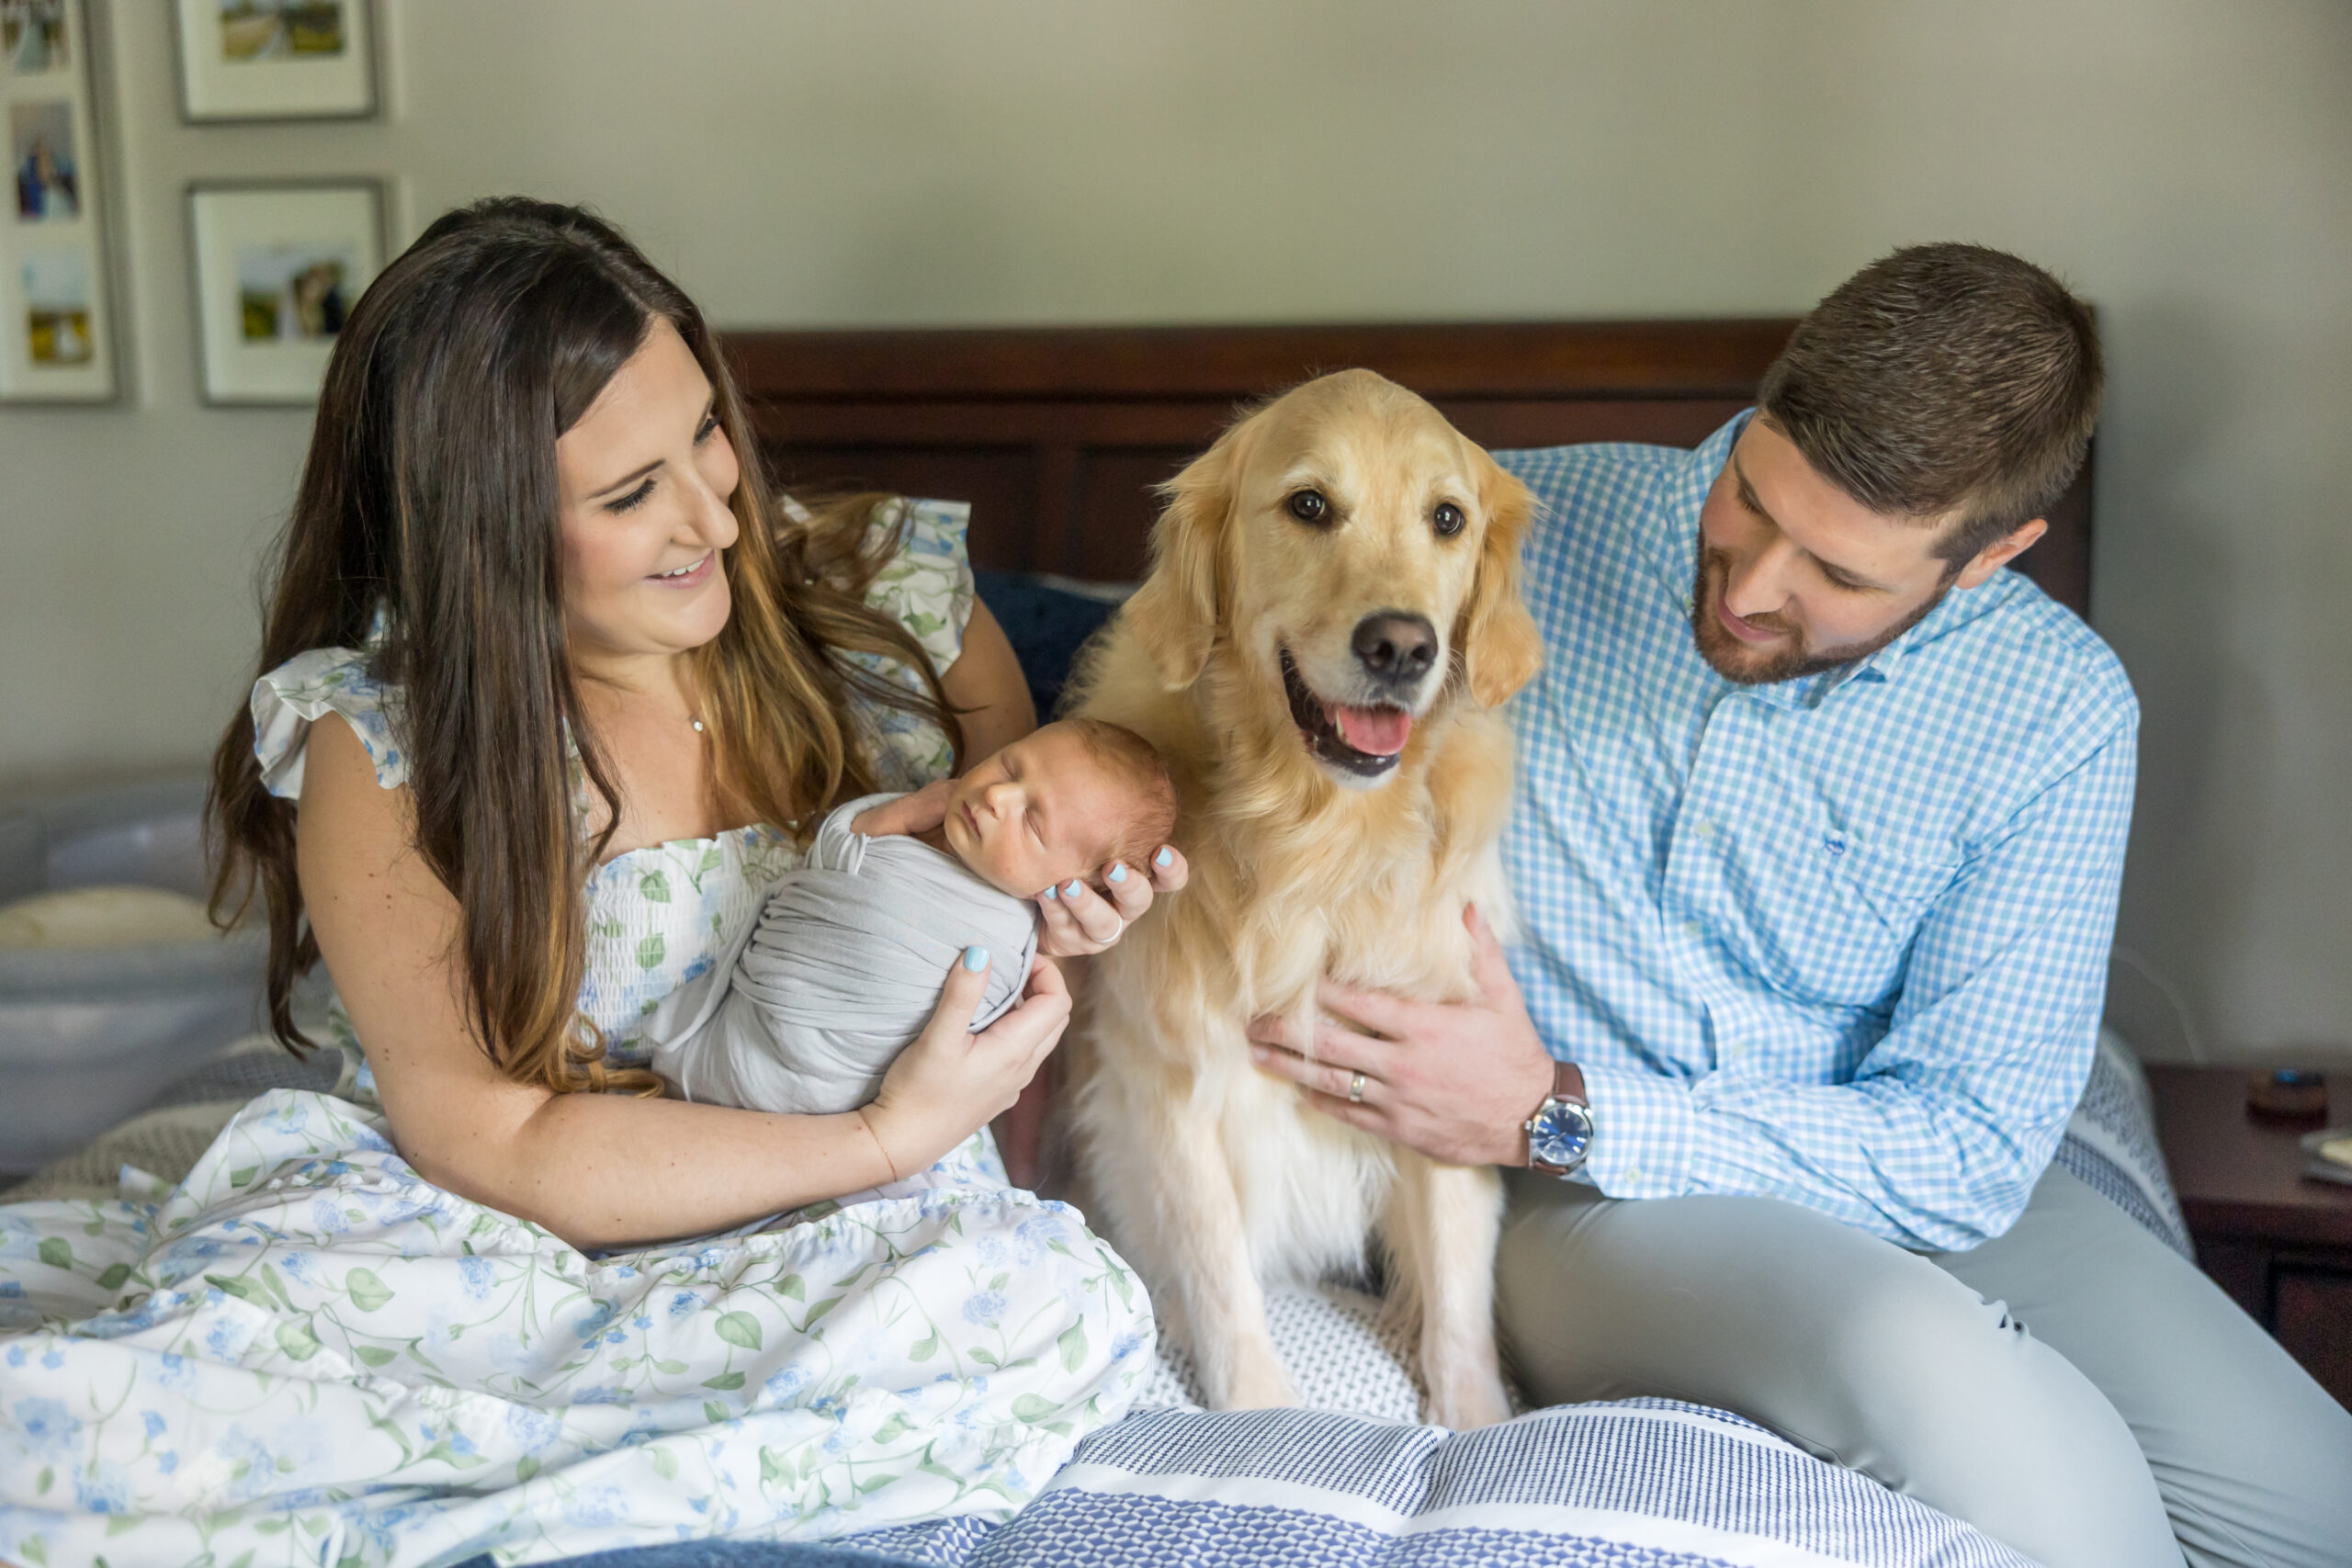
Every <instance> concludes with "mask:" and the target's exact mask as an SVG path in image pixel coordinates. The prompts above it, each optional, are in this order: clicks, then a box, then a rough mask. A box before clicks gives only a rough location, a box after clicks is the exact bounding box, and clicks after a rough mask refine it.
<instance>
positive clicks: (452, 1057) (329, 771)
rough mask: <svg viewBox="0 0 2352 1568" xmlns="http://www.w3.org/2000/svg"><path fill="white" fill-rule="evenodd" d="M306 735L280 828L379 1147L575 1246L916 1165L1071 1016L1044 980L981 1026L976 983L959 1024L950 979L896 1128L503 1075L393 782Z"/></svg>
mask: <svg viewBox="0 0 2352 1568" xmlns="http://www.w3.org/2000/svg"><path fill="white" fill-rule="evenodd" d="M309 747H310V750H309V755H308V759H307V761H306V763H305V766H304V769H303V780H302V798H301V809H300V816H299V817H298V818H297V822H296V829H295V839H296V846H297V852H298V856H299V867H300V877H301V883H302V894H303V899H304V902H305V903H306V905H307V906H308V908H309V913H310V919H311V929H312V930H313V931H315V932H317V934H318V940H319V950H320V952H321V953H322V954H323V955H324V957H325V960H326V964H327V968H328V970H329V971H330V972H331V973H332V974H333V975H334V980H335V987H336V990H337V991H338V993H339V994H340V995H341V996H342V998H343V1003H344V1007H345V1010H347V1011H348V1012H349V1013H350V1015H351V1021H352V1024H353V1026H354V1028H355V1029H356V1031H357V1032H358V1035H359V1038H360V1040H361V1041H362V1042H363V1043H365V1046H366V1050H367V1053H368V1064H369V1066H372V1067H373V1068H374V1069H375V1075H376V1086H377V1090H378V1092H379V1094H380V1095H381V1097H382V1099H383V1102H384V1110H385V1112H386V1113H387V1114H388V1115H389V1116H390V1119H391V1123H392V1134H393V1141H394V1143H395V1144H396V1145H398V1147H399V1149H400V1151H401V1156H403V1157H405V1158H406V1159H407V1160H408V1162H409V1163H410V1164H411V1165H413V1166H414V1167H415V1168H416V1170H417V1172H418V1174H419V1175H421V1176H423V1177H424V1179H426V1180H428V1181H431V1182H433V1183H434V1184H435V1185H436V1186H439V1187H444V1188H447V1190H450V1191H452V1192H456V1193H458V1195H460V1196H462V1197H466V1198H470V1199H472V1200H473V1201H476V1202H479V1203H482V1204H484V1205H486V1206H488V1207H490V1208H493V1209H497V1210H499V1211H501V1212H503V1213H509V1214H514V1215H515V1216H517V1217H518V1218H522V1219H526V1220H530V1221H533V1222H535V1223H537V1224H540V1225H544V1226H545V1227H546V1228H547V1229H548V1230H550V1231H552V1232H554V1233H555V1234H556V1235H560V1236H561V1237H562V1238H563V1239H564V1240H566V1241H568V1242H570V1243H571V1244H572V1245H573V1246H576V1247H609V1246H614V1245H617V1244H620V1243H625V1242H632V1241H648V1240H654V1239H658V1238H662V1237H666V1236H678V1235H699V1234H702V1233H704V1232H707V1231H713V1230H719V1229H723V1228H725V1227H727V1226H729V1225H735V1224H743V1223H745V1222H747V1221H750V1220H754V1219H757V1218H759V1217H760V1216H762V1215H763V1214H769V1213H775V1212H777V1211H779V1210H784V1209H790V1208H797V1207H798V1206H799V1205H801V1204H804V1203H809V1202H814V1201H817V1200H819V1199H820V1198H831V1197H838V1196H840V1195H841V1194H842V1193H845V1192H854V1191H857V1190H861V1189H863V1188H866V1187H871V1186H873V1185H875V1184H876V1183H877V1182H880V1181H883V1180H886V1179H888V1178H889V1177H890V1176H891V1175H892V1174H893V1170H894V1168H893V1166H892V1164H891V1162H892V1161H893V1160H895V1161H896V1162H897V1173H898V1174H905V1172H906V1171H907V1170H908V1169H913V1168H922V1166H927V1165H929V1164H930V1163H931V1161H932V1160H933V1159H936V1158H937V1157H938V1156H939V1155H940V1154H943V1153H944V1152H945V1150H946V1148H947V1147H950V1146H952V1145H953V1143H954V1142H955V1141H956V1139H957V1138H960V1137H961V1136H964V1135H967V1134H969V1133H970V1132H971V1131H972V1130H973V1129H974V1128H977V1127H978V1126H979V1125H980V1124H981V1122H985V1121H986V1120H987V1119H988V1118H989V1116H992V1115H994V1114H996V1113H997V1111H1000V1110H1001V1109H1002V1108H1003V1106H1004V1105H1009V1104H1010V1103H1012V1098H1013V1096H1014V1095H1016V1094H1017V1093H1018V1092H1019V1090H1020V1088H1021V1086H1022V1085H1023V1084H1025V1083H1026V1082H1028V1080H1029V1077H1030V1075H1031V1073H1033V1072H1034V1071H1035V1065H1036V1062H1037V1061H1039V1060H1042V1059H1043V1057H1044V1055H1045V1053H1046V1050H1048V1049H1050V1048H1051V1046H1052V1044H1053V1043H1054V1042H1055V1041H1056V1040H1057V1039H1059V1037H1060V1034H1061V1030H1062V1027H1063V1026H1064V1024H1065V1023H1066V1022H1067V1021H1068V1018H1069V999H1068V997H1067V996H1066V995H1062V994H1059V991H1060V987H1059V985H1058V981H1057V980H1056V981H1055V982H1054V983H1052V984H1050V985H1048V986H1046V987H1035V988H1034V989H1035V994H1033V996H1032V998H1030V999H1029V1000H1028V1001H1025V1002H1024V1003H1023V1005H1022V1006H1021V1007H1019V1008H1017V1009H1015V1010H1013V1012H1012V1013H1011V1014H1008V1015H1007V1016H1006V1017H1005V1018H1004V1019H1003V1020H1001V1021H999V1022H998V1023H997V1024H996V1025H994V1026H992V1027H991V1028H989V1030H987V1031H986V1032H983V1033H981V1034H978V1035H974V1034H971V1033H970V1032H969V1029H968V1022H969V1020H970V1018H971V1015H972V1009H973V1007H974V1006H975V1005H976V1002H977V996H975V995H964V999H963V1008H964V1011H963V1018H964V1020H965V1021H966V1026H965V1027H964V1028H962V1029H956V1028H954V1027H953V1019H952V1013H951V1009H952V1007H953V1005H954V1003H955V1000H956V996H958V995H963V994H964V993H968V992H971V991H973V990H974V988H975V987H976V986H977V985H978V983H980V982H982V981H984V980H985V978H986V976H985V971H983V972H982V973H981V974H980V975H979V976H974V977H970V978H965V977H961V976H959V977H958V979H957V981H956V983H952V984H951V985H950V986H949V987H948V990H949V993H950V994H949V995H948V996H947V997H946V998H943V1001H942V1005H941V1015H942V1016H943V1017H945V1018H948V1019H949V1027H948V1028H947V1029H946V1030H944V1031H943V1030H941V1029H940V1028H939V1027H938V1026H937V1023H936V1021H934V1026H933V1028H932V1029H929V1030H926V1031H925V1039H926V1041H928V1040H929V1037H930V1036H931V1035H932V1034H933V1033H945V1034H950V1035H954V1036H956V1037H959V1038H958V1039H957V1040H956V1041H950V1042H948V1043H956V1044H958V1045H959V1047H960V1048H959V1049H957V1050H956V1051H955V1052H953V1053H943V1052H942V1051H941V1050H940V1049H939V1043H936V1042H934V1043H932V1049H931V1050H929V1051H928V1052H927V1053H925V1054H924V1055H923V1056H922V1066H923V1067H924V1071H923V1072H922V1076H921V1081H920V1082H919V1083H918V1084H916V1085H915V1086H914V1087H915V1088H916V1089H919V1090H920V1091H921V1092H919V1093H916V1094H914V1095H912V1096H908V1095H901V1096H900V1097H899V1098H900V1100H902V1101H905V1102H907V1103H904V1104H902V1105H901V1106H900V1107H899V1110H898V1112H897V1114H898V1122H896V1123H893V1122H882V1121H880V1120H879V1119H877V1120H876V1123H875V1124H874V1125H869V1123H868V1121H867V1119H866V1117H865V1116H863V1115H861V1114H860V1113H858V1112H850V1113H848V1114H845V1115H840V1116H780V1115H771V1114H768V1113H766V1112H763V1111H736V1110H730V1109H728V1108H725V1107H721V1106H710V1105H693V1104H687V1103H684V1102H683V1101H679V1100H641V1099H636V1098H632V1097H628V1096H621V1095H604V1094H561V1095H559V1094H553V1093H550V1092H549V1091H548V1090H546V1089H537V1088H533V1087H531V1086H528V1085H525V1084H518V1083H515V1082H514V1081H513V1080H511V1079H509V1078H508V1077H505V1076H504V1075H503V1073H501V1072H500V1071H499V1070H498V1068H497V1067H496V1066H493V1065H492V1062H491V1061H490V1059H489V1057H488V1056H486V1055H484V1054H483V1052H482V1050H481V1046H480V1045H479V1044H478V1043H477V1042H476V1040H475V1037H474V1034H473V1031H472V1028H471V1025H470V1022H469V1018H468V1010H467V1008H466V1005H465V1000H464V996H463V979H462V970H461V969H460V968H459V967H458V965H457V964H455V963H454V962H452V955H453V954H454V953H455V952H456V944H457V936H458V908H457V904H456V901H455V900H454V899H453V898H452V897H451V896H450V894H449V891H448V889H447V888H446V887H445V886H442V885H441V883H440V881H439V880H438V879H437V878H436V877H435V876H434V874H432V872H431V871H430V870H428V869H427V868H426V867H425V866H424V863H423V862H421V861H420V860H419V859H418V858H417V856H416V853H415V852H414V850H413V848H412V847H411V841H412V834H413V826H412V820H411V811H412V807H411V799H410V795H409V793H408V791H406V790H404V789H385V788H382V787H381V786H379V784H377V782H376V775H375V771H374V768H373V766H372V764H371V763H370V762H369V761H368V754H367V752H366V751H365V750H364V749H362V747H361V746H360V744H359V740H358V738H357V737H356V735H354V734H353V733H352V732H351V729H350V728H349V727H348V726H346V725H344V724H340V723H335V724H329V723H320V724H318V725H315V726H313V727H312V728H311V735H310V742H309ZM1048 993H1053V994H1048ZM1007 1024H1012V1025H1014V1027H1013V1028H1012V1030H1010V1031H1009V1032H1008V1031H1007V1030H1006V1025H1007ZM902 1055H904V1056H913V1055H917V1052H916V1051H915V1050H914V1049H913V1048H911V1047H910V1049H909V1051H908V1052H906V1053H903V1054H902ZM893 1076H894V1077H895V1076H897V1075H896V1074H895V1072H894V1075H893ZM948 1097H953V1098H954V1100H956V1108H955V1109H954V1110H953V1111H946V1112H944V1113H943V1111H942V1109H941V1108H940V1107H939V1106H938V1105H937V1104H936V1103H935V1102H936V1101H937V1100H941V1099H943V1098H948ZM947 1122H956V1123H957V1125H958V1126H959V1127H960V1132H959V1131H956V1129H954V1128H950V1127H948V1126H947V1125H946V1123H947ZM951 1133H952V1134H954V1135H953V1136H950V1135H949V1134H951ZM943 1138H944V1139H946V1142H944V1143H942V1142H941V1140H942V1139H943ZM886 1143H888V1144H889V1145H890V1148H889V1152H888V1154H886V1153H885V1151H884V1145H885V1144H886ZM933 1145H939V1146H937V1147H933ZM917 1160H920V1161H921V1165H915V1164H913V1163H912V1162H914V1161H917Z"/></svg>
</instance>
